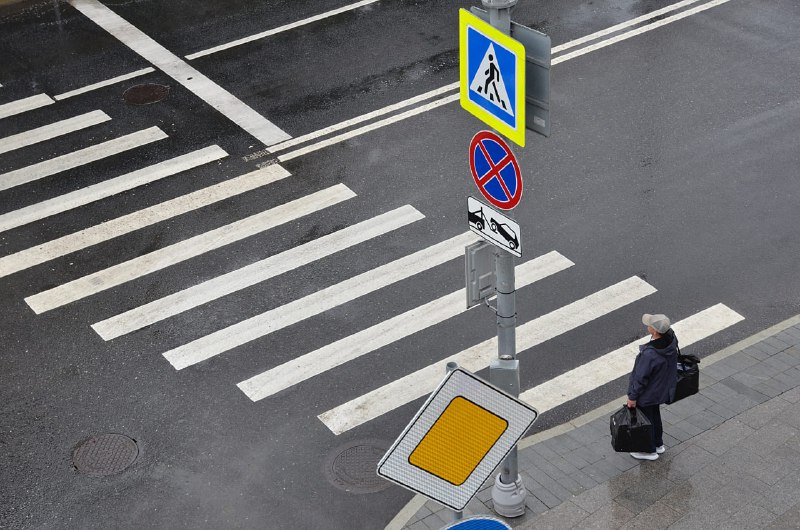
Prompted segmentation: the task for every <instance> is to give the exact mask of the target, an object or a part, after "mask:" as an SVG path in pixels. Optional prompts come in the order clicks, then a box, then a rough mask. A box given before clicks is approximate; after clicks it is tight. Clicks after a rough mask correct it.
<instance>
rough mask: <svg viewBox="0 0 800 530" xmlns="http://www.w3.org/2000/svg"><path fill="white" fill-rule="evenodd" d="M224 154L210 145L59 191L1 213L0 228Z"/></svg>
mask: <svg viewBox="0 0 800 530" xmlns="http://www.w3.org/2000/svg"><path fill="white" fill-rule="evenodd" d="M226 156H228V153H226V152H225V150H223V149H222V148H221V147H219V146H217V145H212V146H210V147H206V148H204V149H199V150H197V151H193V152H191V153H187V154H185V155H181V156H178V157H176V158H172V159H170V160H165V161H164V162H160V163H158V164H154V165H152V166H149V167H146V168H142V169H139V170H137V171H133V172H131V173H127V174H125V175H120V176H119V177H115V178H112V179H110V180H106V181H103V182H99V183H97V184H93V185H91V186H87V187H86V188H83V189H80V190H76V191H73V192H71V193H66V194H64V195H59V196H58V197H54V198H52V199H49V200H46V201H42V202H39V203H36V204H32V205H30V206H26V207H25V208H20V209H19V210H14V211H12V212H8V213H5V214H2V215H0V232H4V231H6V230H10V229H12V228H16V227H19V226H23V225H25V224H28V223H31V222H33V221H39V220H41V219H44V218H46V217H49V216H51V215H55V214H58V213H62V212H66V211H67V210H71V209H73V208H77V207H79V206H84V205H86V204H89V203H92V202H95V201H99V200H100V199H104V198H106V197H110V196H112V195H115V194H117V193H121V192H123V191H126V190H130V189H133V188H136V187H137V186H141V185H143V184H147V183H150V182H155V181H156V180H159V179H162V178H165V177H169V176H170V175H175V174H176V173H180V172H182V171H186V170H188V169H191V168H193V167H197V166H200V165H203V164H206V163H208V162H211V161H214V160H219V159H220V158H224V157H226Z"/></svg>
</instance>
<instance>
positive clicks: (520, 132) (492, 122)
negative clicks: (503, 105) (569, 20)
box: [458, 9, 525, 147]
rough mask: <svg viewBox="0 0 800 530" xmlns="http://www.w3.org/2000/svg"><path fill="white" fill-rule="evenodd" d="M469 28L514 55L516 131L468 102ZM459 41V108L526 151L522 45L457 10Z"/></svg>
mask: <svg viewBox="0 0 800 530" xmlns="http://www.w3.org/2000/svg"><path fill="white" fill-rule="evenodd" d="M469 28H472V29H474V30H475V31H477V32H478V33H480V34H482V35H483V36H484V37H486V38H487V39H489V40H491V41H494V42H495V43H496V44H498V45H500V46H502V47H504V48H506V49H508V50H510V51H511V52H512V53H513V54H514V57H515V62H516V66H517V76H516V93H517V97H516V99H517V101H516V111H517V112H516V114H517V115H516V119H517V126H516V128H514V127H511V126H509V125H508V124H506V123H505V122H503V121H501V120H500V119H498V118H497V117H495V116H494V115H493V114H492V113H491V112H489V111H487V110H485V109H484V108H483V107H481V106H480V105H477V104H475V103H473V102H472V101H470V99H469V79H468V77H469V72H468V71H467V70H468V64H467V63H468V58H467V57H468V50H467V31H468V29H469ZM458 41H459V52H460V63H461V83H460V85H461V86H460V94H461V98H460V99H461V107H462V108H463V109H464V110H466V111H467V112H469V113H470V114H472V115H474V116H475V117H476V118H478V119H480V120H482V121H483V122H484V123H486V124H487V125H489V126H490V127H493V128H494V129H495V130H497V131H498V132H499V133H500V134H502V135H504V136H506V137H507V138H509V139H510V140H511V141H512V142H514V143H515V144H517V145H519V146H520V147H525V46H524V45H523V44H522V43H521V42H519V41H516V40H514V39H512V38H511V37H509V36H508V35H506V34H505V33H503V32H502V31H500V30H499V29H497V28H495V27H493V26H492V25H490V24H488V23H486V22H484V21H483V20H481V19H480V18H479V17H477V16H475V15H473V14H472V13H470V12H469V11H467V10H466V9H459V11H458Z"/></svg>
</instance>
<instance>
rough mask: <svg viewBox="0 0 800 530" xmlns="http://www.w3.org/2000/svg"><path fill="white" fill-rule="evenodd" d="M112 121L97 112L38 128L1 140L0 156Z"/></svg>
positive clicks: (99, 111) (106, 115) (105, 115)
mask: <svg viewBox="0 0 800 530" xmlns="http://www.w3.org/2000/svg"><path fill="white" fill-rule="evenodd" d="M110 119H111V117H110V116H109V115H108V114H106V113H105V112H103V111H101V110H95V111H92V112H87V113H86V114H81V115H80V116H75V117H74V118H68V119H66V120H61V121H57V122H55V123H51V124H49V125H44V126H42V127H37V128H36V129H31V130H29V131H25V132H21V133H18V134H14V135H12V136H7V137H5V138H0V154H3V153H7V152H9V151H13V150H15V149H20V148H22V147H26V146H28V145H33V144H35V143H39V142H44V141H46V140H50V139H52V138H57V137H59V136H63V135H65V134H69V133H71V132H75V131H79V130H81V129H86V128H87V127H91V126H92V125H97V124H99V123H103V122H106V121H109V120H110Z"/></svg>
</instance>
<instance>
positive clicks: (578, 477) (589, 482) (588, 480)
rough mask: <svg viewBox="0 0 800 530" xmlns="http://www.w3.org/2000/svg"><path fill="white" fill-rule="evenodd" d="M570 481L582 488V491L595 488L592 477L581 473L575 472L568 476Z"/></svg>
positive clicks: (595, 484) (595, 483)
mask: <svg viewBox="0 0 800 530" xmlns="http://www.w3.org/2000/svg"><path fill="white" fill-rule="evenodd" d="M569 477H570V478H571V479H572V480H574V481H575V482H577V483H578V484H580V485H581V486H583V489H584V490H588V489H591V488H594V487H595V486H597V481H596V480H594V479H593V478H592V477H590V476H589V475H587V474H586V473H583V472H582V471H577V472H575V473H573V474H572V475H570V476H569Z"/></svg>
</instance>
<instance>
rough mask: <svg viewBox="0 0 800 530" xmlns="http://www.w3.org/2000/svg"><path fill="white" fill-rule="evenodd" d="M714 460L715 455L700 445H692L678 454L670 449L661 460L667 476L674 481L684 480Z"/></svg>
mask: <svg viewBox="0 0 800 530" xmlns="http://www.w3.org/2000/svg"><path fill="white" fill-rule="evenodd" d="M713 460H714V455H712V454H711V453H709V452H708V451H706V450H705V449H703V448H702V447H700V446H697V445H690V446H689V447H687V448H686V449H685V450H683V451H681V452H680V453H677V454H672V453H671V451H670V450H669V449H667V452H666V453H664V455H662V458H660V459H659V461H663V465H664V467H665V469H666V473H667V478H668V479H670V480H672V481H673V482H683V481H685V480H688V479H689V478H690V477H692V476H694V475H695V474H697V473H698V472H699V471H700V470H702V469H703V468H704V467H705V466H707V465H708V464H709V463H711V462H712V461H713Z"/></svg>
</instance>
